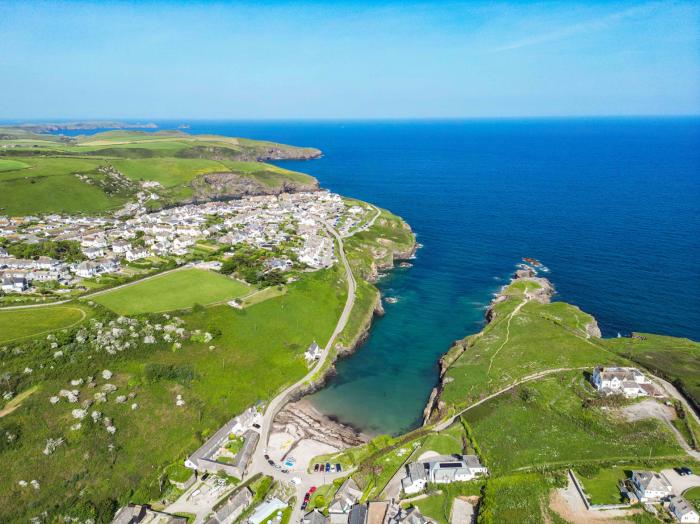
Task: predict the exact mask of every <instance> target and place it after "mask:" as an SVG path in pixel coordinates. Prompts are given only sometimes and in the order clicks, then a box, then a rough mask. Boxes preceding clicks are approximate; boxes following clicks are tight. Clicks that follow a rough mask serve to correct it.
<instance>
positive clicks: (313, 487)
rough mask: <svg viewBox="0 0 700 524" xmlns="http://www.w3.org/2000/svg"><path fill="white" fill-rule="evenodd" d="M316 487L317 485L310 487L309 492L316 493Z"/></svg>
mask: <svg viewBox="0 0 700 524" xmlns="http://www.w3.org/2000/svg"><path fill="white" fill-rule="evenodd" d="M316 489H317V488H316V486H311V487H310V488H309V493H314V492H315V491H316Z"/></svg>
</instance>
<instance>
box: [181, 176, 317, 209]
mask: <svg viewBox="0 0 700 524" xmlns="http://www.w3.org/2000/svg"><path fill="white" fill-rule="evenodd" d="M264 173H265V171H263V170H262V169H261V171H260V177H256V173H252V174H244V173H234V172H225V173H207V174H204V175H199V176H198V177H197V178H195V179H194V180H192V182H191V183H190V187H191V188H192V194H193V197H192V198H193V200H194V201H197V202H201V201H207V200H226V199H232V198H241V197H244V196H257V195H279V194H281V193H298V192H302V191H318V189H319V185H318V181H317V180H316V179H315V178H313V177H308V180H307V181H300V180H296V179H292V178H288V179H285V178H282V177H279V179H278V180H277V181H275V183H266V182H263V180H265V175H264Z"/></svg>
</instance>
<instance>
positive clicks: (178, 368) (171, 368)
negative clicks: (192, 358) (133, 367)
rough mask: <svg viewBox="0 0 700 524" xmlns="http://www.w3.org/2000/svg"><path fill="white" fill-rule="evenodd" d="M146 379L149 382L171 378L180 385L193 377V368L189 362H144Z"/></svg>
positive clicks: (185, 383)
mask: <svg viewBox="0 0 700 524" xmlns="http://www.w3.org/2000/svg"><path fill="white" fill-rule="evenodd" d="M144 373H145V375H146V379H147V380H148V381H149V382H158V381H159V380H173V381H175V382H178V383H180V384H182V385H187V384H189V383H190V382H191V381H192V380H193V379H194V377H195V373H194V368H192V366H190V365H189V364H181V365H175V364H158V363H151V364H146V366H145V367H144Z"/></svg>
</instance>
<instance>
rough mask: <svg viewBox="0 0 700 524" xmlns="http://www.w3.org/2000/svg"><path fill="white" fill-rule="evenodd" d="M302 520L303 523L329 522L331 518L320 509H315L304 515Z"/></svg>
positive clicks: (322, 523)
mask: <svg viewBox="0 0 700 524" xmlns="http://www.w3.org/2000/svg"><path fill="white" fill-rule="evenodd" d="M301 522H302V524H327V523H328V522H329V519H328V517H326V516H325V515H324V514H323V513H321V512H320V511H319V510H317V509H313V510H311V511H309V512H308V513H307V514H306V515H304V517H303V518H302V519H301Z"/></svg>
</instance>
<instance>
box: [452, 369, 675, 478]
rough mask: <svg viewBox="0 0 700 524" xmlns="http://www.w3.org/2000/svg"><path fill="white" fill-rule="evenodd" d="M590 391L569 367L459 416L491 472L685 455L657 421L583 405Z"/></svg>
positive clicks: (578, 375)
mask: <svg viewBox="0 0 700 524" xmlns="http://www.w3.org/2000/svg"><path fill="white" fill-rule="evenodd" d="M594 396H595V392H593V390H592V388H591V387H590V386H589V385H588V384H587V383H586V379H585V376H584V375H583V373H580V372H567V373H561V374H559V375H556V376H550V377H547V378H546V379H542V380H540V381H537V382H531V383H528V384H525V385H523V386H519V387H518V388H515V389H513V390H512V391H511V392H508V393H504V394H503V395H500V396H499V397H496V398H494V399H492V400H490V401H488V402H486V403H484V404H482V405H480V406H477V407H476V408H474V409H471V410H469V411H467V412H466V413H465V414H464V415H463V417H464V419H465V420H466V421H467V422H468V423H469V424H470V425H471V427H472V429H473V431H474V435H475V437H476V440H477V442H478V444H479V446H480V448H481V450H482V453H483V458H484V459H485V461H486V464H487V466H488V467H489V469H490V470H491V471H492V472H493V473H494V474H506V473H510V472H513V471H515V470H518V469H522V468H525V469H534V468H537V467H539V466H547V467H552V466H554V467H560V468H564V467H568V466H569V465H570V464H575V463H582V462H589V461H594V462H595V461H605V460H634V459H635V458H637V457H639V456H640V455H643V456H645V457H649V458H656V457H671V456H679V457H682V456H683V455H684V453H683V450H682V449H681V448H680V447H679V446H678V444H677V442H676V440H675V438H674V436H673V434H672V433H671V432H670V430H669V429H668V428H667V426H666V425H664V424H663V423H662V422H661V421H658V420H655V419H647V420H640V421H637V422H625V421H623V420H620V419H618V418H616V416H614V415H612V414H611V413H610V411H605V410H603V409H601V408H600V407H595V406H589V407H586V406H585V402H584V401H585V400H586V399H588V398H591V399H592V398H594ZM504 421H507V422H506V425H505V426H504Z"/></svg>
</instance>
